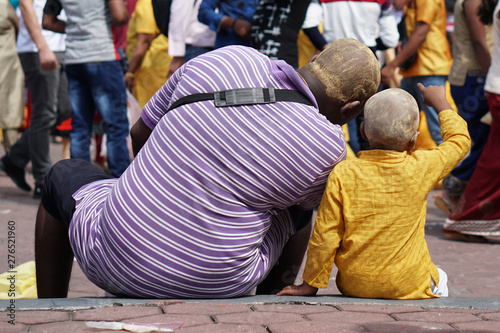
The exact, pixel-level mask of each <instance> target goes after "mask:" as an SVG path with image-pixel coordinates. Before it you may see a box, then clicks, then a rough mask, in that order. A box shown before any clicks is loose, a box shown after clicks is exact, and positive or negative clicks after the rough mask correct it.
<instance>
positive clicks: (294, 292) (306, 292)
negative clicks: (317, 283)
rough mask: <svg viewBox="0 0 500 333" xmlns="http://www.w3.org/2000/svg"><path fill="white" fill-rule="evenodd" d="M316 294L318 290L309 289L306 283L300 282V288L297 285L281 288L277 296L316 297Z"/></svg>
mask: <svg viewBox="0 0 500 333" xmlns="http://www.w3.org/2000/svg"><path fill="white" fill-rule="evenodd" d="M317 292H318V288H315V287H311V286H310V285H309V284H308V283H307V282H305V281H304V282H302V284H301V285H300V286H297V285H294V284H292V285H289V286H286V287H285V288H283V290H282V291H280V292H279V293H278V294H277V295H278V296H283V295H290V296H311V295H316V293H317Z"/></svg>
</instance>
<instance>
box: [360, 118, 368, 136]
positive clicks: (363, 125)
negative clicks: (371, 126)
mask: <svg viewBox="0 0 500 333" xmlns="http://www.w3.org/2000/svg"><path fill="white" fill-rule="evenodd" d="M359 133H361V136H362V137H363V139H365V140H366V141H368V138H367V137H366V133H365V121H364V120H363V121H362V122H361V124H359Z"/></svg>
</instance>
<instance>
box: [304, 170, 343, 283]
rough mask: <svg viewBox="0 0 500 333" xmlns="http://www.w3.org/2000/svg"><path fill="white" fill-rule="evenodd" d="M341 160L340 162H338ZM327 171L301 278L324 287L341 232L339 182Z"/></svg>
mask: <svg viewBox="0 0 500 333" xmlns="http://www.w3.org/2000/svg"><path fill="white" fill-rule="evenodd" d="M340 164H342V162H341V163H340ZM340 164H338V165H337V166H336V167H335V169H334V171H332V173H330V176H329V177H328V182H327V185H326V189H325V192H324V194H323V198H322V199H321V203H320V205H319V210H318V215H317V216H316V222H315V224H314V231H313V234H312V236H311V239H310V240H309V250H308V251H307V260H306V265H305V269H304V274H303V275H302V278H303V280H304V281H305V282H307V283H308V284H310V285H311V286H313V287H316V288H326V287H328V280H329V278H330V274H331V272H332V267H333V262H334V260H335V254H336V253H337V249H338V247H339V245H340V241H341V240H342V238H343V235H344V219H343V215H342V200H341V193H340V183H339V181H338V177H337V176H336V174H335V170H336V169H337V168H338V166H339V165H340Z"/></svg>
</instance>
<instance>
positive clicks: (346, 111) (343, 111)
mask: <svg viewBox="0 0 500 333" xmlns="http://www.w3.org/2000/svg"><path fill="white" fill-rule="evenodd" d="M360 105H361V102H360V101H354V102H349V103H347V104H346V105H344V106H343V107H341V108H340V116H341V119H346V118H347V117H349V116H350V114H351V113H352V112H354V111H356V109H357V108H358V107H359V106H360ZM356 116H357V115H356Z"/></svg>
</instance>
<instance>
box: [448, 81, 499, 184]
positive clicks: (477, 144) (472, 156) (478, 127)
mask: <svg viewBox="0 0 500 333" xmlns="http://www.w3.org/2000/svg"><path fill="white" fill-rule="evenodd" d="M485 82H486V77H485V76H467V78H466V80H465V84H464V85H463V86H454V85H451V86H450V92H451V97H453V100H454V101H455V104H456V105H457V108H458V113H459V114H460V115H461V116H462V118H464V120H465V121H466V122H467V126H468V128H469V135H470V138H471V141H472V146H471V150H470V153H469V155H468V156H467V157H466V158H465V159H464V160H463V161H462V162H460V164H459V165H458V166H457V167H456V168H455V169H453V171H452V172H451V174H452V175H453V176H455V177H457V178H458V179H460V180H463V181H468V180H469V179H470V177H471V176H472V172H473V171H474V168H475V167H476V163H477V160H478V159H479V156H481V152H482V151H483V147H484V145H485V144H486V141H488V136H489V134H490V126H489V125H486V124H484V123H482V122H481V118H482V117H483V116H484V115H485V114H486V113H487V112H488V110H489V107H488V103H487V101H486V93H485V92H484V83H485Z"/></svg>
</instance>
